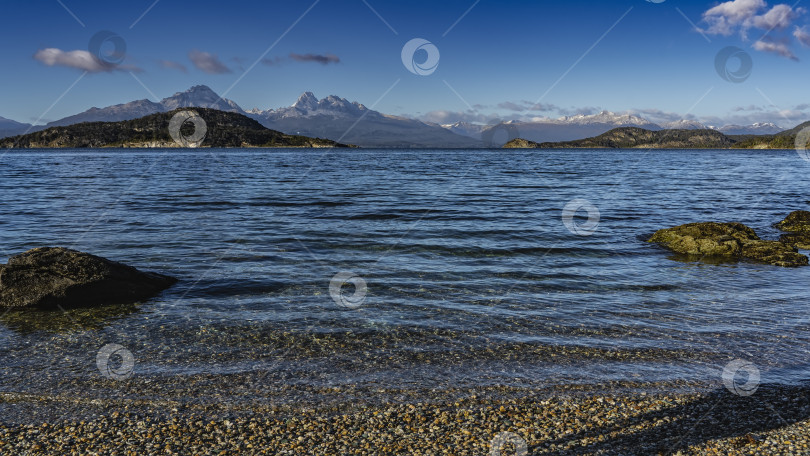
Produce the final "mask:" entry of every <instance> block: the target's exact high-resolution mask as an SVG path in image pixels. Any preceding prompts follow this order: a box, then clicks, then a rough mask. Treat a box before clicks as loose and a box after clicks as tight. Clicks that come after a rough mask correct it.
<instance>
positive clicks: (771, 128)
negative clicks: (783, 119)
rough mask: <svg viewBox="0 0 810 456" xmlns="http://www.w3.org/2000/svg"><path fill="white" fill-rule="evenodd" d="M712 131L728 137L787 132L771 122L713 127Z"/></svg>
mask: <svg viewBox="0 0 810 456" xmlns="http://www.w3.org/2000/svg"><path fill="white" fill-rule="evenodd" d="M712 129H714V130H718V131H719V132H721V133H723V134H726V135H775V134H776V133H781V132H782V131H784V130H785V129H784V128H782V127H780V126H779V125H776V124H775V123H771V122H763V123H760V122H757V123H754V124H751V125H726V126H724V127H720V128H715V127H712Z"/></svg>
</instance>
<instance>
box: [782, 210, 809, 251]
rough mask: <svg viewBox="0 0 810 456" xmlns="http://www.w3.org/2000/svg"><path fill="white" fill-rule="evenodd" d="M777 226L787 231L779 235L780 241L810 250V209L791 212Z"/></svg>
mask: <svg viewBox="0 0 810 456" xmlns="http://www.w3.org/2000/svg"><path fill="white" fill-rule="evenodd" d="M776 227H777V228H779V229H780V230H782V231H786V232H787V233H786V234H783V235H782V236H780V237H779V240H780V241H782V242H784V243H785V244H789V245H793V246H796V247H798V248H800V249H805V250H810V211H794V212H791V213H790V214H789V215H788V216H787V217H785V219H784V220H782V221H781V222H779V223H777V224H776Z"/></svg>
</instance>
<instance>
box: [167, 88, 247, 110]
mask: <svg viewBox="0 0 810 456" xmlns="http://www.w3.org/2000/svg"><path fill="white" fill-rule="evenodd" d="M160 104H161V106H163V108H164V109H165V110H166V111H171V110H173V109H177V108H212V109H218V110H220V111H228V112H238V113H241V112H243V111H242V108H240V107H239V105H237V104H236V103H234V102H233V101H231V100H227V99H225V98H220V96H219V95H217V93H216V92H214V91H213V90H211V88H209V87H208V86H204V85H197V86H194V87H192V88H190V89H188V90H186V91H185V92H177V93H175V94H174V95H172V96H171V97H168V98H164V99H163V100H161V101H160Z"/></svg>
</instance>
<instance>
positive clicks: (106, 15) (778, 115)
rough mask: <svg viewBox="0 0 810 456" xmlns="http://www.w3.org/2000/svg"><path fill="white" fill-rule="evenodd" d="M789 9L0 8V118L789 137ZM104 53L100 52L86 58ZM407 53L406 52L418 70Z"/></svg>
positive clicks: (163, 3) (688, 5) (624, 4)
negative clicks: (181, 112) (338, 116)
mask: <svg viewBox="0 0 810 456" xmlns="http://www.w3.org/2000/svg"><path fill="white" fill-rule="evenodd" d="M801 5H802V3H801V2H800V3H798V4H797V5H794V4H793V3H790V4H780V3H779V2H766V1H765V0H733V1H729V2H707V1H676V0H665V1H663V2H660V3H653V2H650V1H645V0H615V1H613V0H612V1H585V0H567V1H512V0H506V1H503V0H499V1H495V0H480V1H477V2H476V1H475V0H463V1H461V0H459V1H455V0H443V1H435V0H434V1H408V2H405V1H399V2H393V1H384V0H366V1H363V0H320V1H318V2H315V1H314V0H301V1H272V0H270V1H268V0H265V1H247V0H237V1H232V2H213V1H204V0H201V1H180V0H158V1H157V2H155V0H145V1H141V0H132V1H129V2H102V1H79V0H53V1H50V0H42V1H37V2H23V1H15V2H11V3H10V2H6V4H5V5H3V6H2V8H3V17H4V19H5V20H4V27H2V28H1V29H0V36H2V40H3V42H4V46H3V48H2V50H0V55H2V60H3V62H4V64H3V71H2V72H0V87H1V88H0V116H2V117H6V118H10V119H14V120H17V121H21V122H33V121H35V120H37V119H40V118H41V122H46V121H49V120H54V119H59V118H61V117H65V116H67V115H71V114H75V113H77V112H80V111H84V110H86V109H88V108H90V107H92V106H98V107H103V106H108V105H111V104H116V103H123V102H128V101H131V100H135V99H142V98H148V99H151V100H153V101H158V100H159V99H161V98H163V97H166V96H170V95H172V94H173V93H175V92H177V91H183V90H185V89H187V88H189V87H190V86H192V85H196V84H205V85H208V86H210V87H211V88H212V89H214V90H215V91H216V92H218V93H219V94H221V95H223V94H225V96H226V97H227V98H229V99H232V100H234V101H236V102H237V103H239V104H240V106H242V107H243V108H244V109H250V108H253V107H259V108H261V109H268V108H276V107H279V106H285V105H289V104H291V103H293V102H294V101H295V99H296V98H297V97H298V95H300V94H301V93H302V92H304V91H312V92H314V93H315V94H316V95H317V96H318V97H320V98H322V97H325V96H327V95H330V94H335V95H339V96H341V97H344V98H348V99H349V100H352V101H359V102H361V103H363V104H365V105H366V106H369V107H370V106H372V105H373V106H374V109H376V110H379V111H382V112H385V113H390V114H398V115H408V116H412V117H418V118H423V119H427V120H431V121H442V122H451V121H455V120H479V121H486V120H488V119H492V118H495V117H500V118H505V119H512V118H520V119H530V118H534V117H544V116H547V117H559V116H561V115H565V114H575V113H593V112H596V111H599V110H602V109H606V110H611V111H614V112H633V113H638V114H640V115H642V116H644V117H647V118H651V119H652V120H656V121H663V120H672V119H675V118H681V117H687V118H696V119H698V120H701V121H704V122H709V123H711V124H720V123H749V122H754V121H771V122H775V123H778V124H779V125H781V126H784V127H792V126H794V125H795V124H798V123H800V122H802V121H804V120H808V119H810V109H809V108H810V99H808V98H807V97H806V96H805V94H806V93H807V91H806V89H805V87H806V86H807V81H808V75H810V71H808V70H810V66H808V65H809V64H810V48H809V47H807V46H806V44H807V45H810V13H808V12H807V11H806V10H804V8H802V7H801ZM372 9H373V10H374V11H376V13H375V12H374V11H372ZM147 10H148V11H147ZM144 13H145V14H144ZM465 13H466V14H465ZM462 16H463V17H462ZM136 21H137V22H136ZM805 26H807V27H806V28H804V27H805ZM102 31H110V32H113V33H114V34H115V35H117V36H119V37H120V40H121V41H123V42H124V43H125V44H126V54H125V56H121V57H123V62H120V64H117V65H106V66H105V65H99V64H98V62H93V61H87V60H82V58H83V57H85V55H84V54H83V53H85V54H87V53H88V52H89V51H88V49H90V48H91V47H92V46H90V45H89V43H90V41H91V39H92V37H93V36H96V35H97V34H98V33H99V32H102ZM413 38H422V39H424V40H427V41H429V42H431V43H433V44H434V45H435V46H436V48H437V49H438V50H439V52H440V60H439V64H438V66H437V67H436V69H435V71H434V72H433V73H432V74H429V75H418V74H413V73H412V72H410V71H408V69H407V68H406V67H405V65H403V62H402V58H401V51H402V48H403V46H404V45H405V43H406V42H408V41H410V40H411V39H413ZM803 42H804V43H805V44H802V43H803ZM729 46H735V47H738V48H740V49H741V50H742V52H744V54H745V56H749V57H750V62H751V69H750V74H749V72H747V71H745V70H746V69H745V68H743V71H742V72H743V73H745V75H743V77H742V78H744V81H741V82H730V81H727V80H725V79H723V77H721V75H720V74H719V72H718V70H717V68H716V64H715V63H716V57H717V55H718V53H719V52H720V51H721V50H722V49H724V48H726V47H729ZM113 47H114V46H113V45H112V44H111V42H107V43H106V44H105V47H103V48H102V53H103V52H108V51H109V50H111V49H113ZM268 49H269V51H268ZM265 52H267V54H266V55H265ZM87 55H90V54H87ZM263 55H264V61H261V57H262V56H263ZM424 56H425V54H424V51H420V52H419V53H417V55H416V59H417V63H418V62H420V61H421V60H420V59H423V58H424ZM745 56H743V57H744V58H745ZM113 57H116V56H113ZM105 58H106V57H105ZM110 60H114V58H113V59H110ZM257 62H258V63H257ZM116 63H118V62H116ZM740 64H741V60H739V59H736V58H734V59H731V60H730V61H729V63H728V67H727V68H728V69H729V71H730V72H731V73H732V75H733V74H734V73H735V72H736V71H737V68H738V67H739V66H740ZM85 71H87V73H86V74H84V72H85ZM83 74H84V76H82V75H83ZM77 81H78V82H77ZM392 87H393V88H392ZM68 89H69V90H68ZM226 92H227V93H226ZM63 95H64V96H63ZM60 96H61V98H60ZM805 105H808V106H805Z"/></svg>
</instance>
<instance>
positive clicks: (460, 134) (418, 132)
mask: <svg viewBox="0 0 810 456" xmlns="http://www.w3.org/2000/svg"><path fill="white" fill-rule="evenodd" d="M179 108H209V109H216V110H219V111H225V112H232V113H238V114H242V115H245V116H248V117H250V118H252V119H254V120H256V121H258V122H259V123H260V124H261V125H263V126H264V127H266V128H269V129H272V130H277V131H280V132H283V133H285V134H290V135H303V136H310V137H318V138H327V139H330V140H333V141H337V142H340V143H346V144H355V145H358V146H361V147H398V148H472V147H492V146H496V147H497V146H501V145H503V144H504V143H506V142H507V141H509V140H511V139H515V138H518V137H520V138H523V139H526V140H529V141H534V142H560V141H571V140H576V139H580V138H588V137H594V136H598V135H600V134H603V133H605V132H607V131H610V130H612V129H614V128H619V127H638V128H643V129H646V130H650V131H659V130H666V129H685V130H704V129H713V130H717V131H719V132H721V133H724V134H727V135H769V134H776V133H778V132H780V131H782V129H781V128H779V126H777V125H774V124H771V123H759V124H753V125H750V126H739V125H729V126H724V127H719V128H717V127H712V126H706V125H703V124H700V123H699V122H696V121H693V120H680V121H676V122H670V123H666V124H662V125H659V124H656V123H653V122H650V121H648V120H646V119H644V118H642V117H638V116H635V115H630V114H615V113H612V112H610V111H602V112H600V113H598V114H593V115H576V116H565V117H560V118H558V119H549V118H543V119H538V120H533V121H515V120H512V121H507V122H504V123H501V124H497V125H494V126H493V125H483V124H474V123H466V122H457V123H454V124H448V125H439V124H434V123H428V122H423V121H420V120H416V119H411V118H407V117H402V116H393V115H388V114H383V113H381V112H378V111H375V110H372V109H369V108H367V107H366V106H364V105H363V104H360V103H358V102H350V101H348V100H346V99H345V98H341V97H338V96H335V95H330V96H328V97H326V98H323V99H318V98H317V97H316V96H315V95H314V94H313V93H312V92H305V93H303V94H302V95H301V96H300V97H299V98H298V100H297V101H296V102H295V103H294V104H293V105H291V106H288V107H282V108H278V109H267V110H261V109H252V110H250V111H245V110H243V109H242V108H241V107H240V106H239V105H238V104H237V103H235V102H233V101H231V100H228V99H226V98H222V97H220V96H219V95H217V93H216V92H214V91H213V90H211V89H210V88H208V87H207V86H204V85H198V86H194V87H191V88H190V89H189V90H186V91H185V92H177V93H175V94H174V95H172V96H170V97H167V98H164V99H163V100H161V101H160V102H153V101H150V100H146V99H143V100H136V101H132V102H129V103H123V104H117V105H113V106H108V107H105V108H96V107H93V108H90V109H88V110H87V111H84V112H82V113H79V114H75V115H72V116H68V117H65V118H63V119H59V120H56V121H53V122H49V123H48V124H46V125H44V126H43V125H38V126H33V125H31V124H26V123H20V122H15V121H13V120H9V119H4V118H2V117H0V138H3V137H8V136H15V135H19V134H23V133H26V132H37V131H41V130H44V129H46V128H50V127H57V126H68V125H74V124H78V123H82V122H102V121H103V122H119V121H125V120H133V119H138V118H141V117H144V116H148V115H151V114H157V113H164V112H169V111H172V110H175V109H179Z"/></svg>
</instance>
